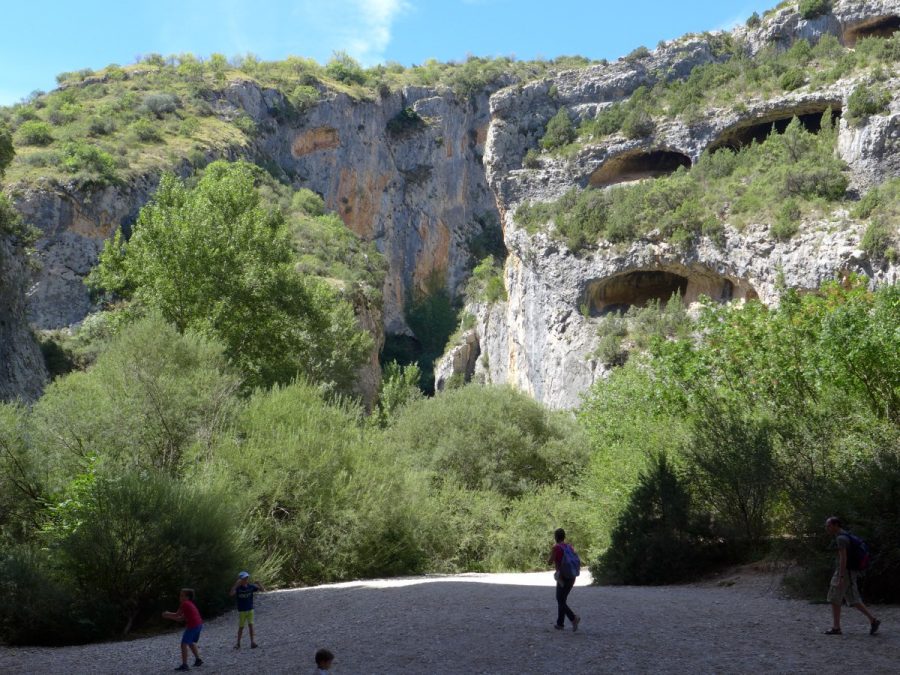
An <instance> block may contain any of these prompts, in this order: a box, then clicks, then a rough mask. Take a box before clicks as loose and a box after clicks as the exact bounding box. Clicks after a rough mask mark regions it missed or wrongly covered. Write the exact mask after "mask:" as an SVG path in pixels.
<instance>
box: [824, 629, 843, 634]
mask: <svg viewBox="0 0 900 675" xmlns="http://www.w3.org/2000/svg"><path fill="white" fill-rule="evenodd" d="M825 635H843V633H842V632H841V629H840V628H829V629H828V630H826V631H825Z"/></svg>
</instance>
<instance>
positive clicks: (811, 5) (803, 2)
mask: <svg viewBox="0 0 900 675" xmlns="http://www.w3.org/2000/svg"><path fill="white" fill-rule="evenodd" d="M799 10H800V16H802V17H803V18H804V19H815V18H816V17H817V16H822V15H823V14H828V12H830V11H831V0H800V7H799Z"/></svg>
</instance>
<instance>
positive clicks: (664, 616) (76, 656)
mask: <svg viewBox="0 0 900 675" xmlns="http://www.w3.org/2000/svg"><path fill="white" fill-rule="evenodd" d="M582 577H584V575H582ZM587 581H588V579H585V578H582V579H580V580H579V584H578V585H577V586H576V588H575V589H574V590H573V592H572V596H571V605H572V607H573V608H574V609H575V611H576V612H578V613H579V614H581V616H582V624H581V627H580V629H579V631H578V632H577V633H573V632H571V630H569V629H568V628H567V629H566V631H565V632H561V631H557V630H554V628H553V622H554V620H555V602H554V598H553V579H552V577H551V575H550V574H549V573H540V574H493V575H462V576H453V577H429V578H416V579H406V580H389V581H371V582H359V583H349V584H337V585H332V586H320V587H316V588H307V589H302V590H294V591H281V592H274V593H267V594H263V595H259V596H257V612H256V614H257V629H258V631H259V634H258V638H259V643H260V648H259V649H254V650H252V651H251V650H250V649H246V647H245V648H244V649H242V650H241V651H239V652H238V651H234V650H232V649H231V646H232V644H233V642H234V637H235V632H236V627H237V616H236V614H234V613H230V614H227V615H225V616H222V617H219V618H217V619H214V620H212V621H209V622H207V624H206V625H205V627H204V630H203V636H202V638H201V651H202V655H203V658H204V660H205V661H206V663H205V665H203V667H202V668H201V669H199V671H202V672H205V673H312V672H313V671H314V666H315V664H314V662H313V653H314V652H315V650H316V649H317V648H319V647H327V648H329V649H331V650H332V651H333V652H335V654H336V655H337V658H336V660H335V664H334V668H333V670H332V672H334V673H335V674H336V675H340V673H517V674H518V673H559V672H566V671H567V672H570V673H610V672H612V673H616V672H623V673H698V672H699V673H713V672H714V673H831V672H834V673H837V672H865V673H896V672H900V608H897V607H876V608H875V609H876V613H877V614H879V615H880V616H881V618H882V621H883V622H884V625H883V626H882V630H881V634H879V635H877V636H875V637H870V636H869V635H868V631H867V625H866V624H865V622H864V619H863V618H862V617H861V616H860V615H859V614H858V613H857V612H855V611H852V610H846V611H847V614H846V619H845V621H844V635H843V636H840V637H828V636H825V635H822V634H821V633H822V631H823V630H824V629H825V628H828V627H829V625H830V621H829V608H828V607H827V606H825V605H811V604H809V603H806V602H801V601H796V600H785V599H783V598H781V597H780V596H779V594H778V592H777V584H776V582H775V581H774V578H773V577H768V576H762V575H754V574H740V575H738V576H734V577H732V578H730V579H728V581H727V584H730V585H726V584H723V585H717V584H715V583H710V584H697V585H690V586H665V587H655V588H635V587H585V585H584V584H585V583H586V582H587ZM732 582H733V583H732ZM178 635H179V633H174V632H173V633H171V634H167V635H160V636H155V637H152V638H146V639H141V640H134V641H130V642H118V643H104V644H95V645H87V646H83V647H65V648H59V649H50V648H38V649H34V648H27V649H26V648H19V649H0V672H3V673H8V672H20V673H21V672H27V673H67V674H68V673H165V672H170V671H171V670H172V668H173V667H174V666H176V665H177V664H178V658H177V649H178ZM245 641H246V636H245ZM245 644H246V642H245Z"/></svg>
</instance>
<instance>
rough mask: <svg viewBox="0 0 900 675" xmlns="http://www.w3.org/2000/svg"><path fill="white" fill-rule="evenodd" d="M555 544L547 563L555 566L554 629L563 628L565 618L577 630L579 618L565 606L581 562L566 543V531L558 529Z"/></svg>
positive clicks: (579, 572) (579, 570) (579, 571)
mask: <svg viewBox="0 0 900 675" xmlns="http://www.w3.org/2000/svg"><path fill="white" fill-rule="evenodd" d="M553 538H554V540H556V543H555V544H554V545H553V550H552V551H550V559H549V560H548V561H547V563H548V564H550V565H555V566H556V574H554V575H553V578H554V579H556V604H557V607H558V609H559V612H558V614H557V617H556V629H557V630H562V629H563V628H565V623H566V617H569V621H571V622H572V630H573V631H576V630H578V624H579V623H580V622H581V617H580V616H578V615H577V614H575V612H573V611H572V610H571V609H570V608H569V605H568V604H567V602H566V601H567V600H568V598H569V593H570V592H571V591H572V587H573V586H574V585H575V577H577V576H578V575H579V574H581V560H580V559H579V558H578V554H577V553H575V549H574V548H572V545H571V544H569V543H568V542H566V531H565V530H564V529H562V528H559V529H558V530H556V531H555V532H554V533H553Z"/></svg>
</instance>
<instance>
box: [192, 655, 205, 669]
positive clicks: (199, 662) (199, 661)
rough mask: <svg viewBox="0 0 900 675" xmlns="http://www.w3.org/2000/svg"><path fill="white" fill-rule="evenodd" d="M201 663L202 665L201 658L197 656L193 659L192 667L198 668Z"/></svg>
mask: <svg viewBox="0 0 900 675" xmlns="http://www.w3.org/2000/svg"><path fill="white" fill-rule="evenodd" d="M202 665H203V659H201V658H200V657H199V656H198V657H197V658H196V659H194V668H199V667H200V666H202Z"/></svg>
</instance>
